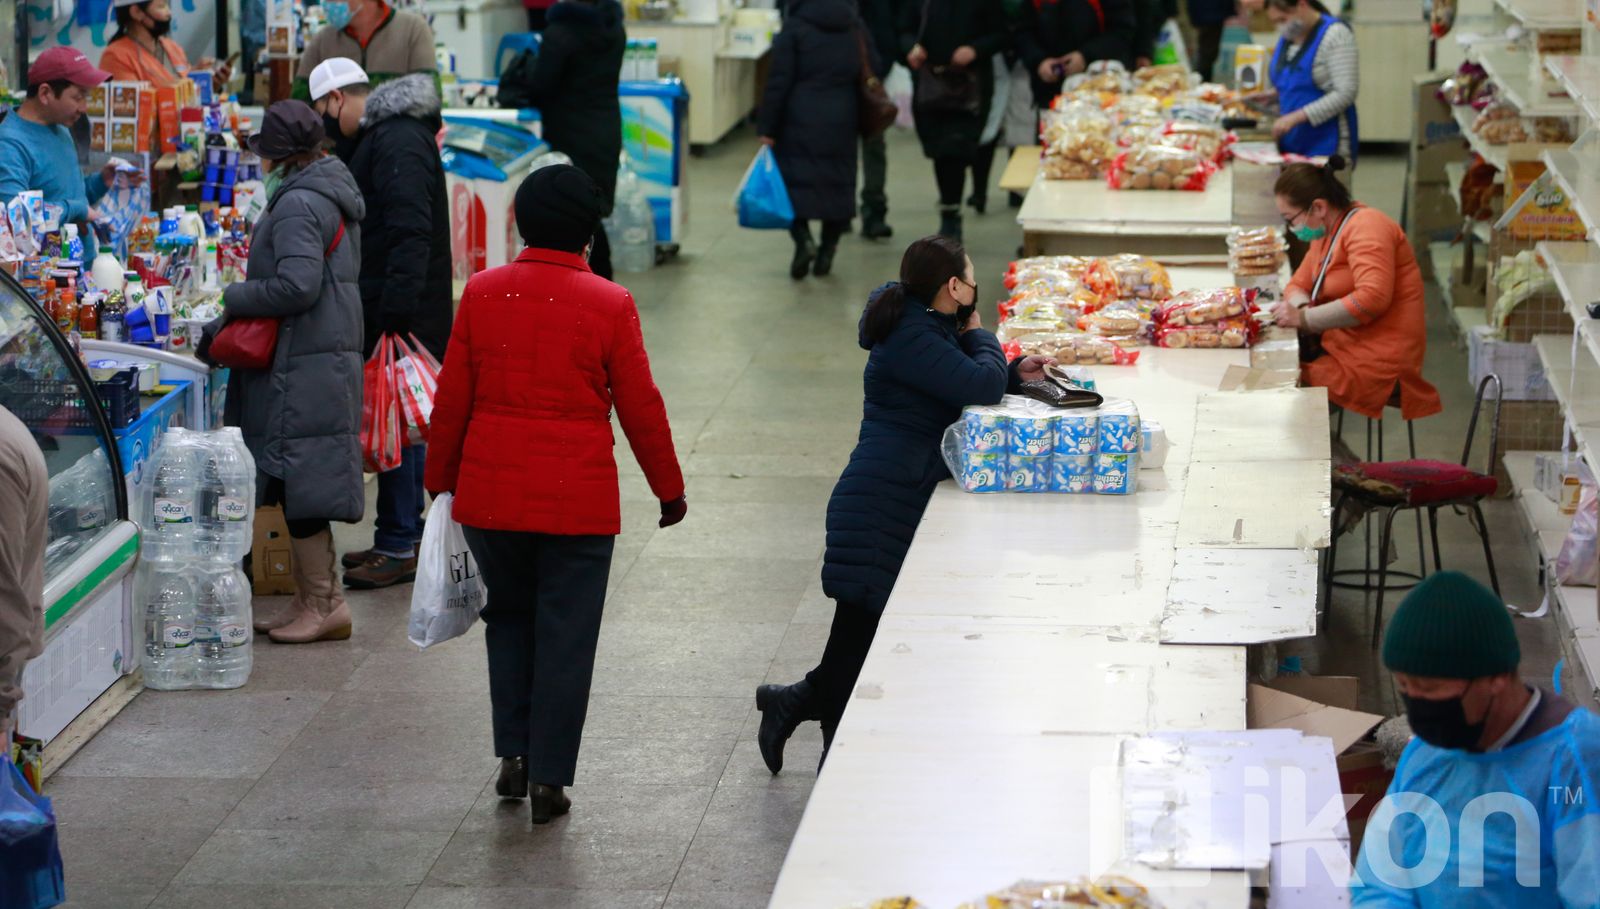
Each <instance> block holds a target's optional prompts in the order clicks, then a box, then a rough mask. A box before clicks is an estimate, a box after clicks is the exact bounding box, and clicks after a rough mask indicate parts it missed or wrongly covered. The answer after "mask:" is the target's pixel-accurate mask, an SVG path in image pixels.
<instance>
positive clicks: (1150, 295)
mask: <svg viewBox="0 0 1600 909" xmlns="http://www.w3.org/2000/svg"><path fill="white" fill-rule="evenodd" d="M1083 283H1084V285H1085V286H1087V287H1088V288H1089V289H1090V290H1092V291H1094V292H1095V293H1096V294H1098V295H1099V296H1100V298H1101V300H1102V301H1104V304H1109V303H1110V302H1111V301H1113V300H1126V299H1130V298H1138V299H1142V300H1166V299H1167V298H1169V297H1171V296H1172V276H1171V275H1169V274H1168V273H1167V269H1166V267H1165V266H1163V265H1162V264H1161V263H1160V262H1157V261H1156V260H1154V259H1147V258H1145V257H1144V256H1136V255H1132V254H1123V255H1120V256H1106V257H1104V258H1100V259H1096V260H1094V263H1093V264H1092V265H1090V266H1089V269H1088V271H1086V272H1085V273H1084V276H1083Z"/></svg>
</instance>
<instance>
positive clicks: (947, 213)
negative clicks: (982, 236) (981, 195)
mask: <svg viewBox="0 0 1600 909" xmlns="http://www.w3.org/2000/svg"><path fill="white" fill-rule="evenodd" d="M939 236H941V237H949V238H950V239H952V240H954V241H956V242H957V243H960V242H961V209H960V208H946V209H941V210H940V212H939Z"/></svg>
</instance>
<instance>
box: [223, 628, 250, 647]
mask: <svg viewBox="0 0 1600 909" xmlns="http://www.w3.org/2000/svg"><path fill="white" fill-rule="evenodd" d="M221 636H222V646H224V647H243V646H244V645H246V644H248V643H250V629H248V628H246V627H244V626H243V625H224V626H222V631H221Z"/></svg>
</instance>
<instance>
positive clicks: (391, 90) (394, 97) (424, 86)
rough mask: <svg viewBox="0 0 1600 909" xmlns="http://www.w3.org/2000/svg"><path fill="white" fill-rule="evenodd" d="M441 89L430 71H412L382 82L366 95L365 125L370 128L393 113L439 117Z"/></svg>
mask: <svg viewBox="0 0 1600 909" xmlns="http://www.w3.org/2000/svg"><path fill="white" fill-rule="evenodd" d="M439 116H440V115H439V92H438V90H437V89H436V88H435V87H434V84H433V76H432V75H431V74H429V73H412V74H411V75H409V76H401V77H400V78H398V79H392V80H390V81H388V82H385V83H383V84H382V85H379V86H378V87H376V88H374V89H373V90H372V94H370V95H368V96H367V112H366V114H365V115H364V116H363V117H362V118H361V126H362V128H363V129H371V128H372V127H374V126H377V125H378V124H379V123H382V122H383V121H385V120H388V119H389V118H391V117H415V118H417V119H418V120H422V121H424V122H433V121H437V120H438V119H439Z"/></svg>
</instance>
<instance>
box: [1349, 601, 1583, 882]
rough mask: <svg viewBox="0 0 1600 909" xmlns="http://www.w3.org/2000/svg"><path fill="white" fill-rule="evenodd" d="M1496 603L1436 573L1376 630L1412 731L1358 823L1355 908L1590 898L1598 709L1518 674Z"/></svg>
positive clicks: (1506, 618) (1512, 638)
mask: <svg viewBox="0 0 1600 909" xmlns="http://www.w3.org/2000/svg"><path fill="white" fill-rule="evenodd" d="M1520 659H1521V651H1520V648H1519V646H1518V644H1517V634H1516V631H1515V629H1513V628H1512V624H1511V617H1510V614H1509V613H1508V612H1507V610H1506V607H1505V605H1504V604H1503V603H1502V602H1501V601H1500V599H1499V598H1498V597H1497V596H1495V595H1494V594H1493V593H1490V592H1489V591H1488V590H1487V589H1485V588H1484V587H1483V586H1482V585H1481V584H1478V583H1477V582H1476V581H1473V580H1472V579H1470V578H1468V577H1467V576H1466V575H1463V574H1461V573H1459V572H1454V571H1446V572H1441V573H1439V574H1435V575H1433V576H1431V577H1429V578H1428V579H1427V580H1426V581H1424V582H1422V583H1421V584H1419V585H1417V586H1416V587H1415V588H1414V589H1413V590H1412V591H1411V593H1410V594H1409V595H1407V596H1406V598H1405V600H1404V601H1403V602H1402V603H1401V604H1400V608H1399V610H1398V611H1396V613H1395V616H1394V621H1393V622H1392V623H1391V624H1390V626H1389V631H1388V633H1387V634H1386V635H1385V637H1384V642H1383V662H1384V665H1385V666H1387V667H1388V668H1389V670H1390V671H1392V672H1393V673H1394V679H1395V687H1396V689H1397V690H1398V692H1399V694H1400V697H1401V700H1402V701H1403V702H1404V703H1405V708H1406V717H1407V719H1408V720H1409V721H1410V723H1411V730H1412V732H1413V733H1414V735H1415V738H1413V739H1412V740H1411V743H1410V744H1409V745H1407V746H1406V749H1405V752H1404V753H1403V754H1402V755H1401V757H1400V763H1399V766H1398V767H1397V768H1396V770H1395V776H1394V782H1393V783H1392V784H1391V785H1390V787H1389V792H1388V794H1387V796H1386V797H1385V798H1384V801H1383V802H1382V803H1381V804H1380V805H1379V807H1378V809H1377V810H1376V811H1375V812H1374V813H1373V816H1372V819H1371V821H1370V822H1369V823H1368V826H1367V831H1366V838H1365V840H1364V841H1363V843H1362V847H1361V855H1360V857H1359V859H1358V861H1357V862H1356V878H1355V880H1353V881H1352V883H1351V895H1352V897H1353V900H1352V903H1353V905H1354V906H1357V907H1390V906H1396V907H1398V906H1416V907H1446V906H1448V907H1457V906H1471V907H1475V909H1500V907H1505V909H1511V907H1518V909H1534V907H1547V906H1548V907H1553V906H1561V907H1566V909H1578V907H1584V909H1593V907H1597V906H1600V717H1597V716H1596V715H1595V714H1593V713H1591V712H1589V711H1587V710H1585V709H1583V708H1581V707H1577V706H1575V705H1573V704H1572V703H1571V702H1570V701H1567V700H1566V699H1564V698H1562V697H1561V696H1559V695H1557V694H1555V693H1553V692H1550V691H1547V690H1543V689H1540V688H1536V687H1534V686H1531V685H1528V684H1526V683H1524V682H1523V681H1522V680H1521V679H1520V678H1519V677H1518V675H1517V665H1518V663H1519V661H1520Z"/></svg>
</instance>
